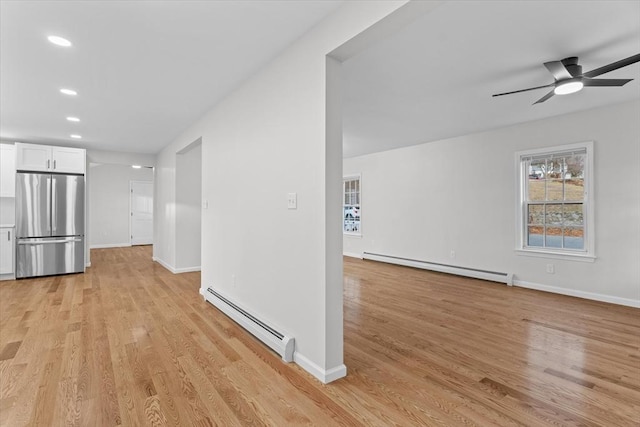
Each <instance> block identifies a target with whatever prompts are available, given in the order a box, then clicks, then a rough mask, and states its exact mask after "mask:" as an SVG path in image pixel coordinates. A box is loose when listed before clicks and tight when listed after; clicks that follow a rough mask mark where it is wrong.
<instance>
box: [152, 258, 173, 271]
mask: <svg viewBox="0 0 640 427" xmlns="http://www.w3.org/2000/svg"><path fill="white" fill-rule="evenodd" d="M151 259H152V260H153V261H155V262H157V263H158V264H160V265H161V266H163V267H164V268H166V269H167V270H169V271H170V272H172V273H173V274H176V269H175V268H173V267H172V266H170V265H169V264H168V263H166V262H165V261H163V260H161V259H160V258H158V257H151Z"/></svg>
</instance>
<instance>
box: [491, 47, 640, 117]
mask: <svg viewBox="0 0 640 427" xmlns="http://www.w3.org/2000/svg"><path fill="white" fill-rule="evenodd" d="M638 61H640V54H637V55H633V56H630V57H628V58H625V59H621V60H620V61H616V62H612V63H611V64H609V65H605V66H603V67H600V68H596V69H595V70H591V71H588V72H586V73H583V72H582V66H581V65H579V64H578V57H577V56H571V57H569V58H565V59H563V60H562V61H551V62H545V63H544V66H545V67H546V68H547V70H549V72H550V73H551V74H552V75H553V78H554V79H555V81H554V82H553V83H550V84H548V85H544V86H537V87H531V88H528V89H522V90H515V91H512V92H504V93H497V94H495V95H493V96H503V95H511V94H514V93H520V92H528V91H530V90H536V89H542V88H553V89H552V90H551V92H549V93H547V94H546V95H545V96H543V97H542V98H540V99H538V100H537V101H536V102H534V105H535V104H540V103H542V102H545V101H546V100H548V99H549V98H551V97H552V96H554V95H568V94H570V93H575V92H578V91H580V90H582V88H584V87H596V86H599V87H607V86H609V87H614V86H624V85H625V84H627V83H629V82H630V81H631V80H633V79H594V77H597V76H599V75H602V74H605V73H609V72H611V71H614V70H617V69H618V68H622V67H626V66H628V65H631V64H635V63H636V62H638Z"/></svg>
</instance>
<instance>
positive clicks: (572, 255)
mask: <svg viewBox="0 0 640 427" xmlns="http://www.w3.org/2000/svg"><path fill="white" fill-rule="evenodd" d="M593 147H594V144H593V141H585V142H579V143H574V144H566V145H558V146H551V147H545V148H536V149H532V150H524V151H518V152H516V153H515V162H516V169H515V170H516V171H517V178H518V179H517V180H516V189H517V192H516V248H515V251H516V253H517V254H518V255H526V256H533V257H542V258H555V259H566V260H573V261H584V262H594V261H595V259H596V255H595V220H594V210H595V200H594V195H593V187H594V168H593V164H594V149H593ZM576 150H585V152H586V154H585V156H586V159H585V162H584V178H583V179H584V199H583V202H582V203H583V217H584V219H583V223H584V249H581V250H577V249H566V248H550V247H537V246H527V226H528V221H527V218H528V212H527V208H528V206H529V203H528V201H527V199H526V198H527V190H528V183H529V170H528V167H527V162H526V161H523V158H525V157H531V156H543V155H549V156H551V155H553V154H559V153H564V152H567V151H576ZM531 204H536V203H535V202H534V203H531ZM543 204H544V203H543ZM550 204H553V203H550Z"/></svg>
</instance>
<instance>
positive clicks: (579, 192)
mask: <svg viewBox="0 0 640 427" xmlns="http://www.w3.org/2000/svg"><path fill="white" fill-rule="evenodd" d="M564 199H565V200H584V179H582V178H571V179H568V180H565V182H564Z"/></svg>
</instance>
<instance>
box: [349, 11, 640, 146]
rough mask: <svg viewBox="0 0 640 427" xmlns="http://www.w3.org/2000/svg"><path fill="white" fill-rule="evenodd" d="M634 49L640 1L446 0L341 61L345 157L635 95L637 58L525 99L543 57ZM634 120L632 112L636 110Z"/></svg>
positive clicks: (597, 60)
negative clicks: (596, 80) (567, 90)
mask: <svg viewBox="0 0 640 427" xmlns="http://www.w3.org/2000/svg"><path fill="white" fill-rule="evenodd" d="M638 53H640V1H594V0H589V1H564V2H561V1H504V0H498V1H451V2H447V3H445V4H443V5H441V6H439V7H438V8H437V9H436V10H434V11H433V12H431V13H429V14H427V15H425V16H423V17H421V18H419V19H418V20H417V21H415V22H414V23H412V24H411V25H409V26H407V27H406V28H404V29H403V30H402V31H401V32H399V33H397V34H395V35H394V36H393V37H391V38H388V39H386V40H384V41H382V42H380V43H378V44H376V45H375V46H372V47H371V48H369V49H368V50H366V51H364V52H362V53H360V54H358V55H357V56H355V57H353V58H352V59H349V60H347V61H346V62H345V63H344V66H343V70H344V74H345V88H346V89H345V103H344V104H345V105H344V119H343V120H344V124H343V126H344V155H345V157H352V156H357V155H362V154H367V153H372V152H378V151H384V150H389V149H393V148H397V147H401V146H407V145H413V144H419V143H424V142H429V141H435V140H439V139H443V138H448V137H453V136H459V135H465V134H470V133H475V132H480V131H484V130H489V129H494V128H499V127H504V126H508V125H512V124H516V123H521V122H526V121H531V120H536V119H542V118H545V117H550V116H555V115H559V114H564V113H569V112H574V111H578V110H585V109H590V108H595V107H599V106H604V105H608V104H614V103H620V102H624V101H628V100H632V99H638V98H640V64H639V63H636V64H634V65H631V66H628V67H625V68H623V69H620V70H617V71H614V72H611V73H607V74H604V75H602V76H600V77H601V78H633V79H635V80H634V81H632V82H630V83H627V84H626V85H625V86H624V87H612V88H601V87H592V88H585V89H584V90H582V91H581V92H578V93H576V94H572V95H566V96H554V97H553V98H551V99H550V100H548V101H546V102H544V103H542V104H538V105H535V106H533V105H531V104H533V103H534V102H535V101H536V100H538V99H539V98H541V97H542V96H543V95H545V94H546V93H547V92H548V91H549V89H540V90H536V91H531V92H525V93H520V94H515V95H509V96H503V97H497V98H492V97H491V95H492V94H495V93H501V92H508V91H512V90H518V89H525V88H530V87H535V86H541V85H545V84H549V83H552V82H553V77H552V76H551V74H550V73H549V72H548V71H547V69H546V68H545V67H544V66H543V63H544V62H547V61H555V60H561V59H563V58H565V57H569V56H578V57H579V58H580V64H581V65H583V71H585V72H586V71H590V70H592V69H594V68H598V67H600V66H603V65H606V64H609V63H611V62H614V61H617V60H620V59H623V58H627V57H629V56H632V55H635V54H638ZM639 121H640V118H639Z"/></svg>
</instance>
